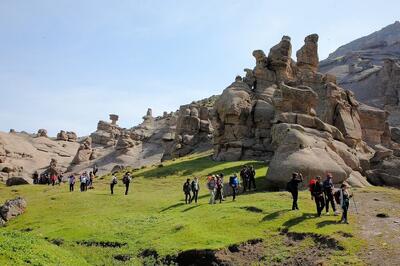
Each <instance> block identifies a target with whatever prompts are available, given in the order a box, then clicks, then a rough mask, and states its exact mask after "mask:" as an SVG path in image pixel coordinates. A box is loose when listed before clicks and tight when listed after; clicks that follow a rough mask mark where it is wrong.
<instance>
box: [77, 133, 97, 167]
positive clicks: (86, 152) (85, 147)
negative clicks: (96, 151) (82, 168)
mask: <svg viewBox="0 0 400 266" xmlns="http://www.w3.org/2000/svg"><path fill="white" fill-rule="evenodd" d="M92 153H93V150H92V138H91V137H87V138H86V139H85V140H84V141H83V142H82V143H81V145H80V146H79V149H78V151H77V152H76V155H75V157H74V159H73V160H72V164H80V163H83V162H87V161H89V160H90V158H91V156H92Z"/></svg>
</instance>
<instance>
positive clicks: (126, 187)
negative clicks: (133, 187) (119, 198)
mask: <svg viewBox="0 0 400 266" xmlns="http://www.w3.org/2000/svg"><path fill="white" fill-rule="evenodd" d="M128 190H129V183H126V184H125V195H128Z"/></svg>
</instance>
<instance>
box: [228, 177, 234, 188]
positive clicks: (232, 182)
mask: <svg viewBox="0 0 400 266" xmlns="http://www.w3.org/2000/svg"><path fill="white" fill-rule="evenodd" d="M234 184H235V177H234V176H230V177H229V185H231V186H232V185H234Z"/></svg>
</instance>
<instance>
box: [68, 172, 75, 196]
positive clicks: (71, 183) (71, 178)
mask: <svg viewBox="0 0 400 266" xmlns="http://www.w3.org/2000/svg"><path fill="white" fill-rule="evenodd" d="M68 183H69V192H73V191H74V186H75V176H74V174H71V175H70V176H69V177H68Z"/></svg>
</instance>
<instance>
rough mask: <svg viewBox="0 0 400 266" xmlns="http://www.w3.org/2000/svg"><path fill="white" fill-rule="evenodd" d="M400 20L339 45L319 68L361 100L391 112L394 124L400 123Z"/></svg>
mask: <svg viewBox="0 0 400 266" xmlns="http://www.w3.org/2000/svg"><path fill="white" fill-rule="evenodd" d="M399 61H400V22H399V21H396V22H395V23H393V24H391V25H388V26H386V27H384V28H382V29H381V30H379V31H376V32H374V33H372V34H370V35H368V36H365V37H361V38H359V39H357V40H354V41H352V42H350V43H348V44H345V45H343V46H341V47H339V48H338V49H337V50H336V51H334V52H333V53H331V54H330V55H329V57H328V58H327V59H325V60H322V61H321V62H320V65H319V69H320V71H321V72H323V73H330V74H333V75H335V76H336V77H337V79H338V83H339V84H340V85H341V86H342V87H344V88H346V89H350V90H352V91H353V92H354V93H355V95H356V97H357V99H358V100H360V101H361V102H364V103H366V104H369V105H372V106H374V107H378V108H381V109H385V110H387V111H389V112H390V117H389V122H390V124H391V125H396V126H398V125H400V108H399V102H400V93H399V92H400V65H399Z"/></svg>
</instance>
